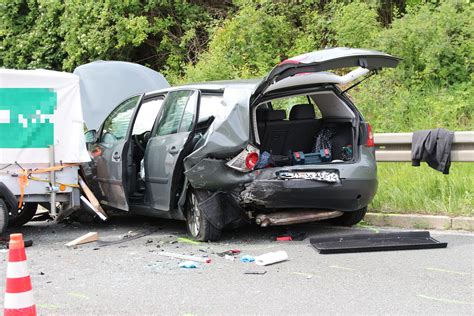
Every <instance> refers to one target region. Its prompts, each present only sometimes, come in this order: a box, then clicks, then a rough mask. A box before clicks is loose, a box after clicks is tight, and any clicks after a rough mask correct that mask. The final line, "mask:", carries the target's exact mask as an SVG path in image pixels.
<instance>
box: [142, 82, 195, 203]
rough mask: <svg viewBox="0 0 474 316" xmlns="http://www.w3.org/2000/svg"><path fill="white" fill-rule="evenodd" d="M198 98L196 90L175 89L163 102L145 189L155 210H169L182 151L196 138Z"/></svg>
mask: <svg viewBox="0 0 474 316" xmlns="http://www.w3.org/2000/svg"><path fill="white" fill-rule="evenodd" d="M199 100H200V92H199V91H197V90H176V91H171V92H169V93H168V95H167V96H166V99H165V101H164V102H163V106H162V107H163V110H162V112H161V116H160V118H159V120H158V121H157V124H156V126H155V128H154V129H153V131H152V135H151V138H150V140H149V142H148V145H147V147H146V151H145V182H146V192H147V194H148V200H149V201H150V205H151V206H152V207H153V208H155V209H158V210H162V211H170V205H171V201H172V200H171V199H172V198H173V197H171V194H172V187H173V175H174V174H175V171H176V170H178V171H176V172H180V171H179V170H180V167H181V164H182V161H183V159H184V157H183V150H184V149H185V148H186V146H187V145H188V144H189V142H190V141H191V140H192V138H193V128H194V126H195V124H196V121H197V114H196V113H198V108H199ZM176 168H179V169H176Z"/></svg>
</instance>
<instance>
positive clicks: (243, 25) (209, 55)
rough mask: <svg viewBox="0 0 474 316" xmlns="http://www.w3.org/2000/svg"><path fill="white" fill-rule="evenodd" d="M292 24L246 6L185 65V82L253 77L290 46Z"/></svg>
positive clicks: (269, 67) (281, 55) (280, 17)
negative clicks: (195, 60) (202, 52)
mask: <svg viewBox="0 0 474 316" xmlns="http://www.w3.org/2000/svg"><path fill="white" fill-rule="evenodd" d="M292 38H293V36H292V27H291V24H290V23H289V22H288V21H287V20H286V19H285V17H284V16H282V15H274V16H271V15H268V14H267V12H266V11H265V10H264V9H255V8H254V7H251V6H248V7H244V8H243V9H241V10H240V11H239V12H238V14H237V15H236V16H235V17H233V18H231V19H229V20H227V21H225V22H224V24H223V25H222V27H219V28H217V29H216V30H215V31H214V33H213V36H212V40H211V42H210V44H209V49H208V51H207V52H206V53H204V54H202V55H201V56H200V58H199V61H198V63H197V64H196V65H189V66H188V67H187V71H186V75H187V76H186V80H187V81H204V80H219V79H237V78H254V77H259V76H263V75H265V74H266V73H267V72H268V71H269V69H271V68H272V67H274V66H275V65H276V64H277V63H279V62H280V61H281V60H282V59H283V57H284V56H285V53H286V52H287V51H288V50H289V48H290V45H291V39H292Z"/></svg>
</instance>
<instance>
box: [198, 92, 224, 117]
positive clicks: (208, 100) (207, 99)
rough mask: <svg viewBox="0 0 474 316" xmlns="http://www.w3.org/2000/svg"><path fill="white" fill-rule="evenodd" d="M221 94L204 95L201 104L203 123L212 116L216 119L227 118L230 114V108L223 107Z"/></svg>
mask: <svg viewBox="0 0 474 316" xmlns="http://www.w3.org/2000/svg"><path fill="white" fill-rule="evenodd" d="M222 105H223V104H222V95H221V94H202V95H201V104H200V106H199V120H200V121H202V120H204V119H206V118H209V117H210V116H214V118H216V119H220V118H222V117H225V116H226V115H227V114H228V108H230V107H224V106H222Z"/></svg>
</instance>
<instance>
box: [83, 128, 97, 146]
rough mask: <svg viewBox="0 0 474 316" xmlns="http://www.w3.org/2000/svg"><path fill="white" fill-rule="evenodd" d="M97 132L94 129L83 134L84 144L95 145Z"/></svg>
mask: <svg viewBox="0 0 474 316" xmlns="http://www.w3.org/2000/svg"><path fill="white" fill-rule="evenodd" d="M97 136H98V135H97V131H96V130H95V129H92V130H90V131H87V132H86V133H85V134H84V137H85V139H86V143H88V144H89V143H96V142H97Z"/></svg>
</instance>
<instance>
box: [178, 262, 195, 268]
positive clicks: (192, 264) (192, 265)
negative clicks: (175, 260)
mask: <svg viewBox="0 0 474 316" xmlns="http://www.w3.org/2000/svg"><path fill="white" fill-rule="evenodd" d="M178 266H179V267H180V268H186V269H196V268H198V267H199V266H198V264H197V262H194V261H183V262H180V263H179V265H178Z"/></svg>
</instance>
